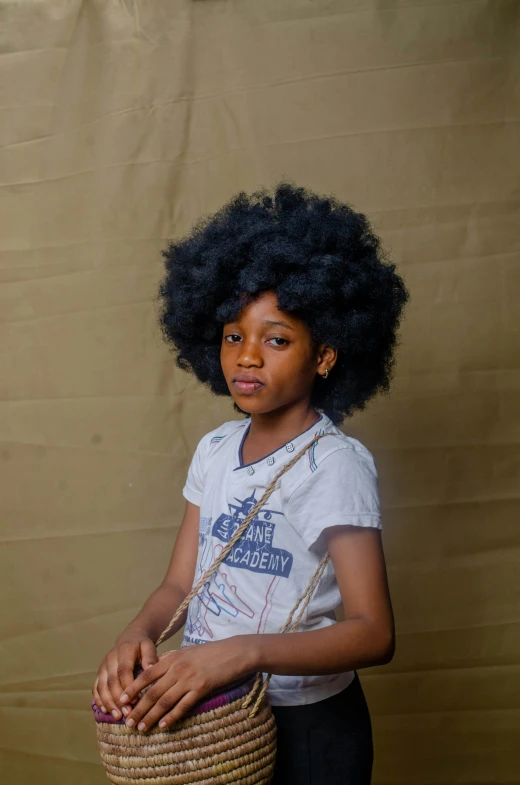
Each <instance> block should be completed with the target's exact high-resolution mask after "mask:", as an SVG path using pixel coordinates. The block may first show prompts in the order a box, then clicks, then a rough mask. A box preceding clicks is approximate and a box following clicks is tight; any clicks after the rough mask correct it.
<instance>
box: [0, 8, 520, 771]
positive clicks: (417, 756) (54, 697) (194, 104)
mask: <svg viewBox="0 0 520 785" xmlns="http://www.w3.org/2000/svg"><path fill="white" fill-rule="evenodd" d="M0 13H1V16H2V20H1V36H2V42H1V47H2V57H1V58H0V73H1V80H2V82H1V119H0V137H1V145H2V149H1V151H0V168H1V178H2V188H1V191H0V197H1V208H2V209H1V218H0V220H1V228H0V249H1V251H0V275H1V279H2V282H3V286H2V307H1V310H0V319H1V321H2V346H3V350H2V351H3V355H2V359H3V367H2V377H1V398H2V400H3V404H2V411H3V417H2V423H1V433H0V437H1V439H2V440H3V444H2V448H1V458H2V460H1V462H0V465H1V478H2V496H1V508H2V548H1V551H0V553H1V568H0V575H1V582H2V591H1V600H0V602H1V631H0V646H1V664H2V667H1V672H0V683H1V687H2V691H1V695H0V769H1V772H2V774H1V780H2V782H5V783H9V785H34V784H35V783H36V784H37V785H69V784H70V785H98V784H99V785H101V783H103V782H105V777H104V774H103V771H102V769H101V767H100V765H99V763H98V757H97V748H96V744H95V732H94V726H93V722H92V718H91V715H90V710H89V701H90V687H91V684H92V681H93V679H94V674H95V671H96V669H97V667H98V664H99V661H100V659H101V657H102V656H103V654H104V653H105V651H106V650H107V649H108V648H109V646H110V645H111V643H112V641H113V638H114V636H115V634H116V633H117V632H118V631H119V630H120V629H121V627H122V626H123V625H124V624H125V623H126V622H127V621H128V620H129V619H130V618H131V616H132V615H133V614H134V613H135V612H136V611H137V609H138V608H139V607H140V604H141V603H142V601H143V600H144V598H145V597H146V596H147V594H148V593H149V592H150V591H151V590H152V589H153V588H154V587H155V586H156V584H157V583H158V581H159V580H160V579H161V577H162V574H163V571H164V569H165V567H166V564H167V561H168V558H169V553H170V551H171V548H172V545H173V542H174V539H175V533H176V527H177V526H178V524H179V521H180V517H181V511H182V508H183V500H182V498H181V493H180V491H181V487H182V484H183V481H184V477H185V472H186V469H187V466H188V462H189V459H190V456H191V453H192V451H193V449H194V448H195V445H196V443H197V440H198V439H199V438H200V437H201V436H202V434H203V433H205V432H206V431H207V430H209V429H211V428H213V427H216V426H217V425H218V424H219V422H221V421H222V420H223V419H226V418H229V417H232V416H234V414H233V412H232V409H231V407H230V405H229V403H228V402H226V401H223V400H218V399H213V398H211V397H210V396H209V394H207V393H205V392H203V391H202V390H201V389H200V388H199V387H198V386H197V384H196V383H195V382H194V381H193V380H190V378H189V377H187V376H186V375H185V374H183V373H182V372H180V371H177V370H175V369H174V367H173V362H172V360H171V358H170V356H169V354H168V351H167V349H166V347H165V346H164V345H163V344H162V342H161V338H160V335H159V330H158V327H157V324H156V304H155V303H154V297H155V292H156V286H157V282H158V279H159V277H160V275H161V269H162V268H161V258H160V254H159V250H160V248H161V247H162V246H163V245H164V244H165V242H166V239H167V238H168V237H170V236H172V235H178V234H180V233H182V232H184V231H185V230H186V229H187V228H188V227H189V225H190V224H191V222H192V221H193V220H194V219H196V218H197V217H198V216H199V215H200V214H201V213H207V212H210V211H212V210H214V209H215V208H217V207H218V206H219V205H220V204H221V203H222V202H223V201H224V200H226V199H227V198H229V197H230V196H231V195H232V194H233V193H235V192H236V191H237V190H239V189H242V188H244V189H246V190H252V189H254V188H256V187H258V186H261V185H271V184H272V183H274V182H275V181H276V180H277V179H279V178H280V177H282V176H284V175H286V176H288V177H291V178H294V179H295V180H296V181H297V182H299V183H301V184H303V185H306V186H309V187H311V188H313V189H316V190H318V191H322V192H326V193H335V194H336V195H337V196H338V197H339V198H343V199H346V200H348V201H350V202H352V203H353V204H354V205H355V206H356V207H357V208H359V209H362V210H363V211H366V212H367V213H368V214H369V216H370V217H371V218H372V219H373V220H374V222H375V224H376V227H377V228H378V230H379V231H380V233H381V234H382V236H383V238H384V242H385V245H386V247H387V248H388V250H389V251H390V253H391V255H392V257H393V259H394V260H395V261H396V262H397V263H398V264H399V266H400V270H401V272H402V274H403V276H404V277H405V279H406V282H407V284H408V286H409V288H410V290H411V293H412V302H411V304H410V306H409V308H408V311H407V320H406V322H405V324H404V327H403V330H402V333H401V335H402V343H401V347H400V351H399V359H398V365H397V370H396V376H395V382H394V385H393V389H392V393H391V395H390V396H387V397H384V398H380V399H378V400H376V401H374V402H373V403H372V404H371V405H370V407H369V409H368V410H367V412H365V413H363V415H361V416H356V417H355V418H354V419H353V420H352V421H349V422H347V423H346V424H345V430H346V432H347V433H350V434H352V435H354V436H356V437H357V438H360V439H361V440H362V441H364V443H366V444H367V446H368V447H369V448H370V449H371V450H372V451H373V453H374V455H375V457H376V461H377V463H378V468H379V472H380V489H381V498H382V504H383V509H384V543H385V549H386V555H387V560H388V569H389V577H390V583H391V591H392V597H393V602H394V607H395V614H396V622H397V631H398V639H397V653H396V656H395V659H394V661H393V662H392V663H391V664H389V665H388V666H386V667H384V668H377V669H371V670H367V671H364V672H361V677H362V680H363V684H364V687H365V691H366V694H367V698H368V700H369V703H370V708H371V711H372V716H373V725H374V733H375V747H376V764H375V773H374V782H375V783H379V784H382V783H386V784H388V785H407V784H408V783H417V784H420V785H433V784H434V783H435V784H439V785H441V784H446V785H448V784H451V783H454V782H458V783H466V784H468V785H469V784H471V785H477V784H478V785H485V783H488V784H489V785H490V784H491V783H493V784H495V783H519V782H520V773H519V768H518V744H519V741H520V734H519V730H520V667H519V654H520V626H519V621H520V610H519V595H520V586H519V581H518V554H519V548H520V531H519V526H518V521H519V514H518V512H519V502H518V499H519V483H518V477H519V464H520V425H519V417H518V414H519V411H518V410H519V408H520V407H519V390H520V372H519V363H518V360H519V349H520V331H519V324H518V319H517V318H516V317H517V308H518V301H519V296H520V273H519V267H518V251H519V248H520V226H519V223H520V222H519V213H518V207H519V204H520V190H519V185H520V182H519V180H520V178H519V166H518V161H519V156H518V151H519V143H520V134H519V124H518V121H519V117H520V90H519V80H518V69H515V67H514V60H513V57H514V55H515V52H516V53H518V51H519V43H520V41H519V38H520V36H519V29H520V22H519V19H520V5H519V3H518V2H515V1H514V0H495V2H492V3H491V2H480V0H468V1H467V2H464V1H460V2H457V1H454V0H430V1H429V2H428V1H427V0H365V1H363V0H256V1H255V0H191V2H190V1H189V0H178V1H177V2H172V0H154V1H153V0H139V1H138V0H118V1H116V0H85V1H84V2H81V1H80V0H24V1H23V2H22V1H20V2H16V1H15V0H0ZM517 64H518V63H517ZM515 759H516V760H515ZM515 764H516V765H515Z"/></svg>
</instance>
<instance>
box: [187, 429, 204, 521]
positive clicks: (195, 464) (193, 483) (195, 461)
mask: <svg viewBox="0 0 520 785" xmlns="http://www.w3.org/2000/svg"><path fill="white" fill-rule="evenodd" d="M206 441H207V437H206V436H204V437H203V438H202V439H201V440H200V442H199V443H198V445H197V449H196V450H195V452H194V454H193V458H192V459H191V463H190V467H189V469H188V476H187V477H186V484H185V485H184V488H183V489H182V495H183V496H184V498H185V499H187V500H188V501H189V502H191V503H192V504H196V505H197V507H200V503H201V501H202V489H203V487H204V453H205V446H206Z"/></svg>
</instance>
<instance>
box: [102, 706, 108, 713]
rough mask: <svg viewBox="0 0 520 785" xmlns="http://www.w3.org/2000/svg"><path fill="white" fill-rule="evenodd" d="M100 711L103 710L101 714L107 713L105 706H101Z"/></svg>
mask: <svg viewBox="0 0 520 785" xmlns="http://www.w3.org/2000/svg"><path fill="white" fill-rule="evenodd" d="M101 711H102V712H103V714H108V711H107V707H106V706H101Z"/></svg>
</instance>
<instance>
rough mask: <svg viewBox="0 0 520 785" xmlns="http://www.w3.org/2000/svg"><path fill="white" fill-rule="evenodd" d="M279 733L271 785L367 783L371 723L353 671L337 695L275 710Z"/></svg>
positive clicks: (367, 784)
mask: <svg viewBox="0 0 520 785" xmlns="http://www.w3.org/2000/svg"><path fill="white" fill-rule="evenodd" d="M273 713H274V716H275V720H276V726H277V729H278V745H277V754H276V768H275V773H274V778H273V780H272V785H370V781H371V777H372V762H373V757H374V756H373V748H372V725H371V722H370V714H369V712H368V706H367V703H366V700H365V695H364V693H363V689H362V687H361V682H360V681H359V677H358V675H357V673H356V674H355V677H354V680H353V681H352V682H351V683H350V684H349V685H348V687H346V689H344V690H343V691H342V692H340V693H338V694H337V695H333V696H332V697H331V698H326V699H325V700H322V701H318V702H317V703H310V704H308V705H306V706H273Z"/></svg>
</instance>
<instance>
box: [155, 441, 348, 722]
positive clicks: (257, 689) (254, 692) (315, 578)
mask: <svg viewBox="0 0 520 785" xmlns="http://www.w3.org/2000/svg"><path fill="white" fill-rule="evenodd" d="M328 435H333V434H327V433H320V434H317V435H316V436H315V437H314V438H313V439H312V441H311V442H309V444H307V445H306V446H305V447H303V448H302V449H301V450H300V451H299V452H298V453H296V455H295V456H294V457H293V458H291V460H290V461H288V463H286V464H285V466H284V467H283V468H282V469H281V470H280V471H279V472H278V474H277V475H276V476H275V477H274V479H273V480H272V482H271V484H270V485H269V487H268V488H267V489H266V491H265V493H264V494H263V496H262V497H261V498H260V499H259V501H257V503H256V504H255V505H254V506H253V507H252V508H251V510H250V511H249V513H248V515H247V516H246V517H245V518H244V520H243V521H242V523H241V524H240V526H239V527H238V529H237V530H236V532H235V533H234V535H233V536H232V537H231V538H230V540H229V542H228V543H227V545H225V546H224V548H223V549H222V551H221V552H220V554H219V555H218V556H217V558H216V559H215V561H214V562H213V564H212V565H211V567H210V568H209V569H208V570H207V571H206V572H205V573H204V574H203V575H202V576H201V578H200V579H199V580H198V581H197V583H196V584H195V586H193V588H192V590H191V591H190V593H189V594H187V595H186V597H185V598H184V600H183V601H182V602H181V604H180V605H179V607H178V608H177V610H176V611H175V614H174V616H173V618H172V620H171V621H170V623H169V624H168V626H167V627H166V629H165V630H164V632H162V633H161V635H160V636H159V638H158V639H157V643H156V646H159V644H161V643H162V642H163V641H164V640H165V639H166V638H167V637H168V633H169V632H170V630H171V629H172V627H173V625H174V624H175V622H176V621H177V620H178V619H179V618H180V616H181V615H182V613H183V612H184V611H185V610H186V608H187V607H188V605H189V604H190V602H191V600H192V599H193V598H194V597H195V596H196V595H197V594H198V592H199V590H200V589H201V588H202V587H203V586H204V584H205V583H206V581H207V580H208V578H210V577H211V575H213V574H214V573H215V572H216V571H217V570H218V568H219V567H220V565H221V564H222V562H223V561H224V559H225V558H226V556H227V555H228V553H230V552H231V550H232V549H233V547H234V546H235V545H236V543H237V542H238V540H239V539H240V538H241V536H242V534H243V533H244V531H245V530H246V529H247V527H248V526H249V524H250V523H251V521H252V520H253V519H254V518H255V517H256V515H257V514H258V512H259V511H260V510H261V509H262V507H263V506H264V504H265V503H266V502H267V500H268V499H269V497H270V496H271V494H272V493H273V492H274V490H275V488H276V483H277V482H278V480H279V479H280V478H281V477H283V475H284V474H285V473H286V472H288V471H289V469H291V468H292V467H293V466H294V464H295V463H296V462H297V461H298V460H299V459H300V458H301V457H302V456H303V455H305V453H306V452H307V450H308V449H310V448H311V447H312V446H313V445H314V444H316V442H317V441H318V439H321V438H323V436H328ZM329 560H330V555H329V554H328V553H326V554H325V556H324V557H323V558H322V560H321V562H320V563H319V565H318V567H317V569H316V571H315V572H314V574H313V575H312V577H311V579H310V581H309V584H308V586H307V589H306V590H305V592H304V593H303V594H302V595H301V596H300V597H299V598H298V600H297V602H296V604H295V605H294V607H293V608H292V609H291V612H290V613H289V616H288V617H287V620H286V622H285V624H284V625H283V627H282V629H281V630H280V633H283V632H286V631H287V630H288V629H289V627H290V629H289V632H294V631H295V629H296V627H297V626H298V624H299V622H300V620H301V619H302V617H303V614H304V613H305V611H306V609H307V606H308V604H309V602H310V600H311V597H312V595H313V593H314V590H315V589H316V587H317V585H318V583H319V581H320V578H321V576H322V575H323V573H324V571H325V568H326V567H327V564H328V563H329ZM300 605H301V608H300V612H299V613H298V616H297V617H296V619H295V620H294V622H293V616H294V614H295V613H296V612H297V611H298V608H299V607H300ZM271 675H272V674H270V673H269V674H268V675H267V678H266V680H265V682H263V678H262V674H261V673H257V675H256V679H255V682H254V685H253V688H252V689H251V691H250V692H249V694H248V695H247V696H246V699H245V700H244V702H243V704H242V707H243V708H247V707H248V706H249V705H250V704H251V703H252V701H253V700H254V699H255V698H256V700H255V703H254V706H253V707H252V709H251V711H250V713H249V717H250V718H252V717H254V716H255V714H256V713H257V712H258V710H259V708H260V706H261V703H262V700H263V698H264V695H265V693H266V691H267V687H268V686H269V682H270V680H271Z"/></svg>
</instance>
